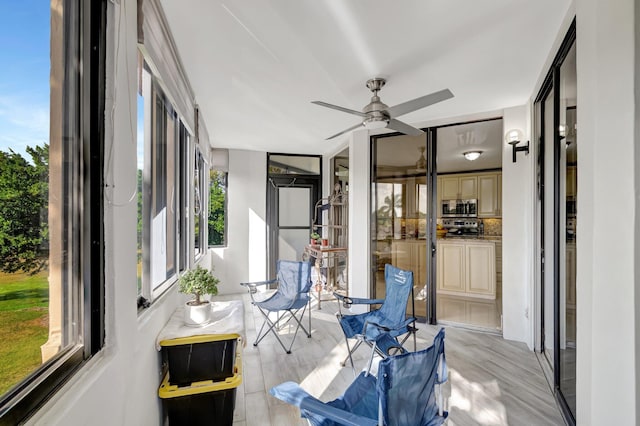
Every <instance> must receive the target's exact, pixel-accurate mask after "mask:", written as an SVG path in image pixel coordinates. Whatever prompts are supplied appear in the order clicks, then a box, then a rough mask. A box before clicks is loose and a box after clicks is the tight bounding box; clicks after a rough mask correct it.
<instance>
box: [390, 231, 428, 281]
mask: <svg viewBox="0 0 640 426" xmlns="http://www.w3.org/2000/svg"><path fill="white" fill-rule="evenodd" d="M391 263H392V264H393V266H395V267H397V268H400V269H404V270H406V271H413V283H414V285H416V286H419V287H420V288H422V286H423V285H424V284H425V283H426V280H427V243H426V241H424V240H408V241H393V242H392V243H391Z"/></svg>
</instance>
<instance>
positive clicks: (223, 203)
mask: <svg viewBox="0 0 640 426" xmlns="http://www.w3.org/2000/svg"><path fill="white" fill-rule="evenodd" d="M227 175H228V174H227V173H226V172H223V171H220V170H214V169H212V170H210V171H209V224H208V228H209V229H208V231H209V234H208V235H209V247H220V246H225V245H226V244H227V241H226V237H227Z"/></svg>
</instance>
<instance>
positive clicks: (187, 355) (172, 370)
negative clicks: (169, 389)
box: [160, 334, 240, 386]
mask: <svg viewBox="0 0 640 426" xmlns="http://www.w3.org/2000/svg"><path fill="white" fill-rule="evenodd" d="M239 337H240V336H239V335H238V334H204V335H197V336H189V337H180V338H176V339H169V340H162V341H161V342H160V346H161V347H162V358H163V361H164V363H165V364H166V365H167V367H168V369H169V380H170V384H172V385H180V386H182V385H190V384H191V383H194V382H200V381H204V380H213V381H219V380H224V379H226V378H228V377H231V376H233V375H234V365H233V363H234V359H235V356H236V346H237V342H238V338H239Z"/></svg>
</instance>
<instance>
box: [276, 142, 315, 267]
mask: <svg viewBox="0 0 640 426" xmlns="http://www.w3.org/2000/svg"><path fill="white" fill-rule="evenodd" d="M272 155H280V156H287V157H317V158H318V159H319V161H320V174H317V175H308V174H307V175H303V174H271V173H269V164H270V163H269V158H270V157H271V156H272ZM266 169H267V170H266V171H267V181H266V183H265V185H266V194H267V206H266V216H267V221H266V222H267V247H266V248H267V253H266V255H267V259H266V260H267V277H269V278H270V279H274V278H275V276H276V272H277V271H276V262H277V261H278V259H279V257H278V231H279V229H280V224H279V223H278V218H279V214H278V189H279V188H310V189H311V204H310V206H309V217H310V218H311V220H313V215H314V213H315V212H314V209H315V205H316V203H317V202H318V200H320V199H321V198H322V156H320V155H307V154H284V153H276V152H273V153H267V162H266ZM313 225H314V224H313V223H312V224H311V225H310V227H309V232H311V229H312V227H313ZM302 228H303V227H300V226H294V227H286V226H283V227H282V229H302Z"/></svg>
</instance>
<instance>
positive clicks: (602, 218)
mask: <svg viewBox="0 0 640 426" xmlns="http://www.w3.org/2000/svg"><path fill="white" fill-rule="evenodd" d="M637 8H638V2H637V1H634V0H618V1H615V2H612V1H610V0H577V1H576V13H577V43H576V47H577V67H578V132H579V133H578V135H579V144H580V145H579V171H578V199H577V202H578V206H577V208H578V211H579V212H580V215H579V221H578V223H577V234H576V235H577V238H576V242H577V289H576V290H577V306H578V309H577V386H576V387H577V392H578V394H577V404H578V405H577V419H578V423H579V424H580V425H603V424H607V425H610V424H611V425H612V424H615V425H634V424H638V423H637V422H638V420H639V419H638V405H637V404H636V400H637V394H638V389H637V385H636V381H637V380H638V378H637V376H638V370H637V362H638V361H637V360H638V356H639V353H638V350H637V345H638V343H639V342H638V339H637V337H636V336H637V327H638V325H639V324H640V323H639V322H638V321H637V320H636V318H637V316H638V313H639V311H638V302H637V298H638V295H637V292H638V290H637V289H638V284H637V282H636V281H637V277H636V275H635V272H636V264H637V263H636V258H637V256H638V255H637V251H636V247H637V242H636V241H637V240H638V219H637V211H638V210H637V208H638V193H637V189H638V177H637V174H638V170H639V169H638V163H639V161H638V149H637V135H636V134H635V132H636V129H637V127H638V124H639V123H638V110H637V108H636V105H637V104H636V99H635V96H637V94H636V92H637V90H638V88H637V84H636V79H637V78H638V77H637V75H638V74H637V69H636V64H635V63H634V60H637V59H636V58H637V55H638V46H637V44H636V43H637V42H636V39H635V37H636V33H637V23H638V22H639V21H638V20H637V18H636V17H635V16H636V15H637V14H638V10H637ZM612 206H615V214H614V215H612V209H611V207H612ZM620 225H623V228H622V230H620V228H619V226H620ZM614 230H620V231H621V232H615V231H614Z"/></svg>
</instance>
